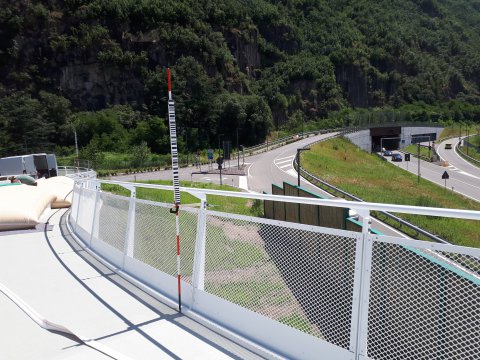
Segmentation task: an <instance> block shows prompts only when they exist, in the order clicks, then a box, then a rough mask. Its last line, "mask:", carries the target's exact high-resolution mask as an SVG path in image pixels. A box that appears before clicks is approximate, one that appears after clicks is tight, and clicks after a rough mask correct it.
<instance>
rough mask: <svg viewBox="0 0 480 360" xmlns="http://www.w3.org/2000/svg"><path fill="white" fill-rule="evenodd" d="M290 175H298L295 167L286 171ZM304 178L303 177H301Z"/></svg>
mask: <svg viewBox="0 0 480 360" xmlns="http://www.w3.org/2000/svg"><path fill="white" fill-rule="evenodd" d="M285 172H286V173H287V174H288V175H291V176H293V177H298V173H297V172H296V171H295V170H294V169H290V170H288V171H285ZM300 178H302V177H300Z"/></svg>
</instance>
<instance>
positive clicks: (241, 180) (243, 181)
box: [238, 176, 248, 190]
mask: <svg viewBox="0 0 480 360" xmlns="http://www.w3.org/2000/svg"><path fill="white" fill-rule="evenodd" d="M238 187H239V188H240V189H244V190H248V180H247V177H246V176H239V177H238Z"/></svg>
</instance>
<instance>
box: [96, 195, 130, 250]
mask: <svg viewBox="0 0 480 360" xmlns="http://www.w3.org/2000/svg"><path fill="white" fill-rule="evenodd" d="M129 204H130V201H129V199H128V198H126V197H123V196H117V195H112V194H109V193H104V192H102V193H100V196H99V201H98V203H97V216H98V219H99V220H98V240H100V241H103V242H105V243H107V244H109V245H110V246H113V247H114V248H115V249H117V250H120V251H122V252H123V251H124V249H125V240H126V235H127V223H128V208H129Z"/></svg>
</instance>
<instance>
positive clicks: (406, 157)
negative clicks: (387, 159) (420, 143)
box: [405, 153, 410, 161]
mask: <svg viewBox="0 0 480 360" xmlns="http://www.w3.org/2000/svg"><path fill="white" fill-rule="evenodd" d="M405 161H410V154H408V153H407V154H405Z"/></svg>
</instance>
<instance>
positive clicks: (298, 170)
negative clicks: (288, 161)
mask: <svg viewBox="0 0 480 360" xmlns="http://www.w3.org/2000/svg"><path fill="white" fill-rule="evenodd" d="M306 150H310V148H303V149H297V166H298V168H297V174H298V186H300V152H301V151H306Z"/></svg>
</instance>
